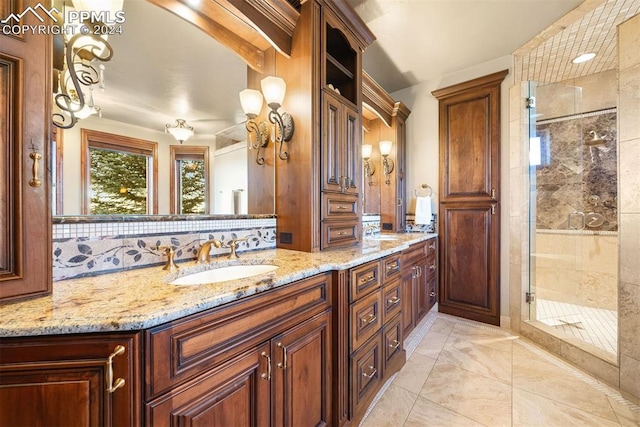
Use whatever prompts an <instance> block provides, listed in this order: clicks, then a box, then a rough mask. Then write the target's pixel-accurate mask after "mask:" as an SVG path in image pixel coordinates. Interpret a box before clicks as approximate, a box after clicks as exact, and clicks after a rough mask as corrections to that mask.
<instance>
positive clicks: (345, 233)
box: [338, 231, 349, 236]
mask: <svg viewBox="0 0 640 427" xmlns="http://www.w3.org/2000/svg"><path fill="white" fill-rule="evenodd" d="M347 234H349V232H348V231H340V232H338V236H346V235H347Z"/></svg>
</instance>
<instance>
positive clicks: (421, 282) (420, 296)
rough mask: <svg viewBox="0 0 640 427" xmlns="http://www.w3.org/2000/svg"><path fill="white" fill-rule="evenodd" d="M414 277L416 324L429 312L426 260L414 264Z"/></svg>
mask: <svg viewBox="0 0 640 427" xmlns="http://www.w3.org/2000/svg"><path fill="white" fill-rule="evenodd" d="M414 276H415V277H414V289H415V291H414V292H415V293H414V295H415V297H416V301H415V304H416V306H415V319H414V321H415V323H416V324H417V323H418V322H420V320H421V319H422V318H423V317H424V316H425V315H426V314H427V312H428V311H429V292H430V290H429V283H428V279H429V267H428V265H427V259H426V258H423V259H421V260H420V261H418V262H417V263H416V265H415V275H414Z"/></svg>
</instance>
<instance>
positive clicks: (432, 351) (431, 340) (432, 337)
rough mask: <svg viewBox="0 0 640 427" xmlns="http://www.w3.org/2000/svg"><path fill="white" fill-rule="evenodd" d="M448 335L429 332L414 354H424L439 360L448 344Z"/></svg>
mask: <svg viewBox="0 0 640 427" xmlns="http://www.w3.org/2000/svg"><path fill="white" fill-rule="evenodd" d="M447 338H448V334H441V333H439V332H434V331H429V332H427V334H426V335H425V336H424V338H423V339H422V341H420V344H418V346H417V347H416V349H415V352H414V353H419V354H422V355H423V356H427V357H430V358H432V359H437V358H438V356H439V355H440V351H441V350H442V347H444V345H445V343H446V342H447Z"/></svg>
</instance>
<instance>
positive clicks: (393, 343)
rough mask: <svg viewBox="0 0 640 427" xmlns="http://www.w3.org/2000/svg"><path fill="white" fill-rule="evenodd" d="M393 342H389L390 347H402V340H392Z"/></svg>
mask: <svg viewBox="0 0 640 427" xmlns="http://www.w3.org/2000/svg"><path fill="white" fill-rule="evenodd" d="M391 342H392V344H389V347H391V348H392V349H394V350H395V349H397V348H398V347H400V341H398V340H391Z"/></svg>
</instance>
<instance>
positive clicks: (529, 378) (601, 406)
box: [513, 345, 617, 421]
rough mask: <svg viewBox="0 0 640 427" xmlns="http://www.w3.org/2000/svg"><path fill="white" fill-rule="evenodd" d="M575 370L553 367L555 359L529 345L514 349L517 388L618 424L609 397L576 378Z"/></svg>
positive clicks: (514, 347)
mask: <svg viewBox="0 0 640 427" xmlns="http://www.w3.org/2000/svg"><path fill="white" fill-rule="evenodd" d="M571 369H573V368H571V367H569V366H567V367H564V366H563V365H562V363H560V364H559V365H557V364H555V363H553V358H552V356H551V355H547V354H544V353H543V354H538V353H537V352H536V351H534V350H533V349H532V348H529V347H528V346H525V345H514V346H513V387H515V388H518V389H521V390H525V391H528V392H530V393H534V394H537V395H538V396H544V397H546V398H548V399H552V400H555V401H556V402H559V403H563V404H565V405H568V406H572V407H574V408H577V409H581V410H583V411H586V412H589V413H591V414H593V415H597V416H599V417H602V418H606V419H608V420H612V421H616V420H617V418H616V415H615V413H614V412H613V410H612V409H611V405H610V404H609V400H608V399H607V396H606V395H605V394H604V393H603V392H601V391H599V390H598V389H596V388H595V387H593V386H592V385H590V384H588V383H586V382H584V381H582V380H581V379H580V378H578V377H577V376H575V375H573V374H572V373H571Z"/></svg>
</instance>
